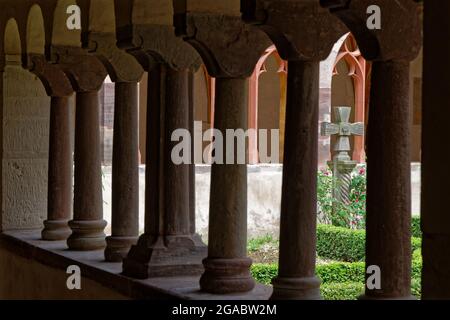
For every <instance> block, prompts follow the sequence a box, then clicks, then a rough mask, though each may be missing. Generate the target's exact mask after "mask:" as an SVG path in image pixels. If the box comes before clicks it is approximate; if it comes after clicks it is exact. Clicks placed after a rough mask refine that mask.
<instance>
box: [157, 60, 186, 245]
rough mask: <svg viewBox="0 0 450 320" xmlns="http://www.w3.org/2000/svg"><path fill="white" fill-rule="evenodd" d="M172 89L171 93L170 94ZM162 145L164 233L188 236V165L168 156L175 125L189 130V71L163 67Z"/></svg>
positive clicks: (170, 150)
mask: <svg viewBox="0 0 450 320" xmlns="http://www.w3.org/2000/svg"><path fill="white" fill-rule="evenodd" d="M174 93H175V94H174ZM165 97H166V101H165V107H166V110H165V134H164V139H165V148H164V155H165V157H164V162H163V163H164V166H165V170H164V172H165V177H164V178H165V181H164V192H165V194H164V196H165V197H164V200H165V201H164V204H165V212H166V215H165V222H164V227H165V233H166V235H168V236H180V235H181V236H183V235H184V236H190V234H191V232H190V192H189V190H190V181H189V177H190V167H191V165H189V164H184V163H183V164H175V163H174V162H173V161H172V159H171V153H172V150H173V148H174V147H175V146H176V145H177V144H178V143H179V142H177V141H171V135H172V133H173V132H174V131H175V130H177V129H187V130H189V128H190V125H189V120H190V117H189V71H188V70H187V69H186V70H181V71H176V70H173V69H170V68H168V69H167V71H166V94H165Z"/></svg>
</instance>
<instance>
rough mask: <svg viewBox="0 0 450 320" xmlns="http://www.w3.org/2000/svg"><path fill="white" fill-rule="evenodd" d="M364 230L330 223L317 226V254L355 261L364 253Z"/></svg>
mask: <svg viewBox="0 0 450 320" xmlns="http://www.w3.org/2000/svg"><path fill="white" fill-rule="evenodd" d="M365 241H366V232H365V231H364V230H350V229H346V228H340V227H334V226H330V225H318V226H317V254H318V255H319V257H321V258H325V259H331V260H338V261H346V262H356V261H363V260H364V257H365V253H366V248H365Z"/></svg>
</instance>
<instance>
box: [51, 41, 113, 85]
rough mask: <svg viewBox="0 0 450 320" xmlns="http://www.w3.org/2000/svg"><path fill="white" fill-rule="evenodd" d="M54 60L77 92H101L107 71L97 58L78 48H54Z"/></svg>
mask: <svg viewBox="0 0 450 320" xmlns="http://www.w3.org/2000/svg"><path fill="white" fill-rule="evenodd" d="M51 50H52V60H53V62H54V63H56V64H58V65H59V66H60V67H61V69H62V70H63V71H64V72H65V73H66V75H67V76H68V78H69V80H70V82H71V83H72V87H73V88H74V89H75V91H77V92H93V91H98V90H100V88H101V86H102V84H103V82H104V81H105V78H106V76H107V71H106V69H105V67H104V66H103V63H102V62H101V61H100V60H99V59H98V58H97V57H95V56H93V55H90V54H87V53H86V51H84V50H83V49H81V48H77V47H62V46H60V47H52V49H51Z"/></svg>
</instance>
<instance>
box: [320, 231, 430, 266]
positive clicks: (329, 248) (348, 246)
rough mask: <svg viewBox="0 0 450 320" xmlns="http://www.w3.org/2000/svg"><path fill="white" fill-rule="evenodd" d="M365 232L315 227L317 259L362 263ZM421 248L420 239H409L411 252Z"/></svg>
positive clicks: (364, 252) (364, 251) (364, 250)
mask: <svg viewBox="0 0 450 320" xmlns="http://www.w3.org/2000/svg"><path fill="white" fill-rule="evenodd" d="M365 242H366V232H365V231H364V230H351V229H347V228H341V227H334V226H331V225H318V226H317V254H318V255H319V257H321V258H324V259H330V260H337V261H344V262H359V261H364V258H365V255H366V248H365ZM421 247H422V239H421V238H411V248H412V252H414V251H415V250H417V249H420V248H421Z"/></svg>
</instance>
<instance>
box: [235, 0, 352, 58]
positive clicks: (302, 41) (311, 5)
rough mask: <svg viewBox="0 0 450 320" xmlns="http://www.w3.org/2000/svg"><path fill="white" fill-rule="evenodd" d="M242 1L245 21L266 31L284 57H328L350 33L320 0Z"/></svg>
mask: <svg viewBox="0 0 450 320" xmlns="http://www.w3.org/2000/svg"><path fill="white" fill-rule="evenodd" d="M241 4H242V5H241V11H242V17H243V19H244V21H246V22H247V23H250V24H253V25H255V26H258V27H259V28H260V29H261V30H263V31H264V32H265V33H267V35H268V36H269V37H270V38H271V39H272V41H273V42H274V44H275V45H276V46H277V50H278V52H279V54H280V56H281V57H282V58H283V59H285V60H289V61H293V60H294V61H295V60H305V61H307V60H309V61H321V60H325V59H326V58H327V57H328V55H329V54H330V52H331V50H332V48H333V45H334V44H335V43H336V42H337V41H338V40H339V38H340V37H342V36H343V35H344V34H345V33H346V32H348V30H347V28H346V27H345V25H344V24H343V23H342V22H341V21H340V20H339V19H338V18H336V17H335V16H333V15H332V14H330V12H329V11H328V10H326V9H324V8H322V7H321V6H320V4H319V1H315V0H313V1H312V0H308V1H305V0H242V1H241Z"/></svg>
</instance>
